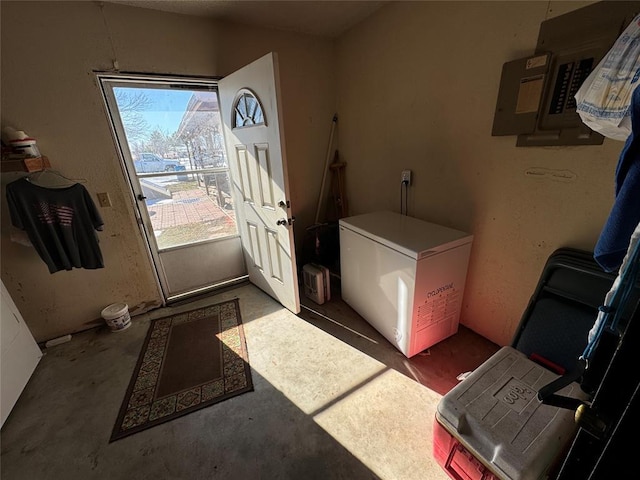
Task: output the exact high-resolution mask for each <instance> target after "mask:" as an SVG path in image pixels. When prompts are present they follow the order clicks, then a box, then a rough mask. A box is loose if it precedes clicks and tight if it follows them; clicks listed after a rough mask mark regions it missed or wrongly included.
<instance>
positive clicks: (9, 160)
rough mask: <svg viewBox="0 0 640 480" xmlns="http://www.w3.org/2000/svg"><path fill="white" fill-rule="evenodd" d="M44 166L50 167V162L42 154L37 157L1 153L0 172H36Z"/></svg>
mask: <svg viewBox="0 0 640 480" xmlns="http://www.w3.org/2000/svg"><path fill="white" fill-rule="evenodd" d="M45 168H51V164H50V163H49V158H48V157H45V156H44V155H43V156H42V157H37V158H32V157H31V158H21V157H13V156H11V155H7V156H5V155H3V156H2V160H1V161H0V172H37V171H38V170H43V169H45Z"/></svg>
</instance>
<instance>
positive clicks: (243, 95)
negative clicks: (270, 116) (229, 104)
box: [233, 88, 266, 128]
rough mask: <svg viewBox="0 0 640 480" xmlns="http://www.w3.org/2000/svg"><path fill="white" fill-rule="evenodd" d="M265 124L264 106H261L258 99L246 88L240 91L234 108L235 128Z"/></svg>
mask: <svg viewBox="0 0 640 480" xmlns="http://www.w3.org/2000/svg"><path fill="white" fill-rule="evenodd" d="M265 124H266V121H265V118H264V114H263V113H262V105H260V101H259V100H258V97H256V96H255V94H254V93H253V92H252V91H251V90H248V89H246V88H243V89H242V90H240V91H239V92H238V94H237V95H236V101H235V104H234V106H233V128H239V127H251V126H255V125H265Z"/></svg>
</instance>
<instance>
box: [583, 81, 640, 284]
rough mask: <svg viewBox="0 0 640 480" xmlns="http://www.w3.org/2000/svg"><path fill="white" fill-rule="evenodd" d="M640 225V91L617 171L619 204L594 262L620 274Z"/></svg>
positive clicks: (633, 102)
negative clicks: (637, 226) (636, 229)
mask: <svg viewBox="0 0 640 480" xmlns="http://www.w3.org/2000/svg"><path fill="white" fill-rule="evenodd" d="M638 223H640V88H636V89H635V90H634V92H633V95H632V96H631V134H630V135H629V137H628V138H627V141H626V142H625V144H624V147H623V148H622V152H621V153H620V159H619V160H618V166H617V167H616V200H615V202H614V204H613V207H612V208H611V212H610V213H609V218H608V219H607V222H606V223H605V225H604V228H603V229H602V232H601V233H600V238H599V239H598V243H597V244H596V247H595V249H594V255H593V257H594V259H595V260H596V262H598V264H599V265H600V266H601V267H602V268H603V269H604V270H605V271H606V272H613V271H616V270H618V268H619V267H620V265H621V264H622V259H623V258H624V255H625V253H626V252H627V248H628V247H629V240H630V238H631V234H632V233H633V231H634V229H635V228H636V225H638Z"/></svg>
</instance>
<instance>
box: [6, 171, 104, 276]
mask: <svg viewBox="0 0 640 480" xmlns="http://www.w3.org/2000/svg"><path fill="white" fill-rule="evenodd" d="M7 201H8V206H9V213H10V214H11V223H12V224H13V225H14V226H16V227H17V228H19V229H21V230H24V231H26V232H27V235H28V236H29V240H31V243H32V244H33V246H34V248H35V249H36V251H37V252H38V254H39V255H40V257H41V258H42V260H44V262H45V263H46V264H47V267H49V272H50V273H55V272H58V271H60V270H71V269H72V268H74V267H76V268H91V269H95V268H102V267H104V263H103V262H102V252H100V247H99V245H98V236H97V234H96V232H95V231H96V230H102V225H103V222H102V218H101V217H100V213H99V212H98V209H97V208H96V206H95V204H94V203H93V200H92V199H91V195H89V192H87V189H86V188H84V186H83V185H81V184H79V183H76V184H74V185H72V186H70V187H65V188H46V187H41V186H39V185H35V184H33V183H31V182H29V181H28V180H26V179H24V178H22V179H20V180H16V181H15V182H11V183H10V184H8V185H7Z"/></svg>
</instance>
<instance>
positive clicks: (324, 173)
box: [313, 114, 338, 225]
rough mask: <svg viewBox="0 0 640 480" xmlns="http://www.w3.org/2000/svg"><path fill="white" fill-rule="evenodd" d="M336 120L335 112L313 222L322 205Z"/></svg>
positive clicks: (317, 217)
mask: <svg viewBox="0 0 640 480" xmlns="http://www.w3.org/2000/svg"><path fill="white" fill-rule="evenodd" d="M337 121H338V115H337V114H335V115H334V116H333V120H332V121H331V133H330V134H329V146H328V147H327V158H326V160H325V162H324V172H322V183H321V184H320V195H319V197H318V208H317V209H316V219H315V221H314V222H313V223H314V224H316V225H317V224H318V220H319V218H320V208H321V206H322V197H324V185H325V183H326V181H327V171H328V170H329V159H330V158H331V147H332V146H333V132H334V131H335V129H336V122H337Z"/></svg>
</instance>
